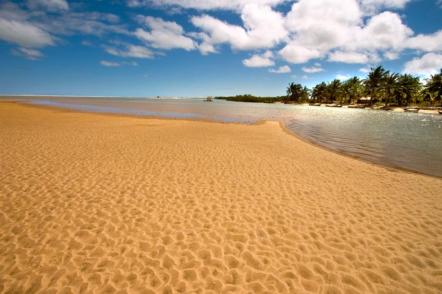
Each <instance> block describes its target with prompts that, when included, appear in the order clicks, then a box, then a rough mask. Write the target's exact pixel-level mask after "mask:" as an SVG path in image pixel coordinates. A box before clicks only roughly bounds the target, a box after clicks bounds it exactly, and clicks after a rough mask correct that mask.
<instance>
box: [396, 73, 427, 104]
mask: <svg viewBox="0 0 442 294" xmlns="http://www.w3.org/2000/svg"><path fill="white" fill-rule="evenodd" d="M396 83H397V87H396V91H395V94H394V96H395V99H396V103H397V104H398V105H401V106H406V105H409V104H410V103H415V104H417V103H418V102H419V100H420V99H421V93H422V84H421V82H420V80H419V78H418V77H413V76H412V75H409V74H404V75H400V76H399V77H398V79H397V81H396Z"/></svg>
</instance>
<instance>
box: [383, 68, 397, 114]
mask: <svg viewBox="0 0 442 294" xmlns="http://www.w3.org/2000/svg"><path fill="white" fill-rule="evenodd" d="M398 79H399V75H398V74H397V73H390V72H387V73H386V74H385V76H384V79H383V81H382V83H381V88H382V89H383V91H382V100H383V101H384V103H385V106H387V105H388V104H389V103H390V102H391V100H392V98H393V97H395V93H397V91H398V83H397V82H398Z"/></svg>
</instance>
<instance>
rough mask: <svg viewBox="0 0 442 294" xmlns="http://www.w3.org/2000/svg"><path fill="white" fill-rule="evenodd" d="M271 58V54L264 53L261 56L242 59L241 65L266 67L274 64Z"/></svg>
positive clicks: (256, 55)
mask: <svg viewBox="0 0 442 294" xmlns="http://www.w3.org/2000/svg"><path fill="white" fill-rule="evenodd" d="M272 58H273V53H272V52H271V51H266V52H264V53H263V54H261V55H258V54H255V55H253V56H252V57H250V58H248V59H244V60H243V62H242V63H243V64H244V65H245V66H247V67H268V66H273V65H274V64H275V62H274V61H273V60H272Z"/></svg>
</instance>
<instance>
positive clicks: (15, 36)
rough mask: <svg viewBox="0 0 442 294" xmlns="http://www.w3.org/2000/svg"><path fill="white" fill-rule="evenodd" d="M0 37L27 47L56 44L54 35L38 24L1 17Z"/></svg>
mask: <svg viewBox="0 0 442 294" xmlns="http://www.w3.org/2000/svg"><path fill="white" fill-rule="evenodd" d="M0 39H1V40H4V41H6V42H10V43H15V44H18V45H20V46H22V47H25V48H39V47H45V46H49V45H53V44H54V39H53V37H52V36H51V35H50V34H49V33H48V32H46V31H44V30H43V29H41V28H40V27H38V26H37V25H35V24H32V23H30V22H27V21H18V20H8V19H4V18H1V17H0Z"/></svg>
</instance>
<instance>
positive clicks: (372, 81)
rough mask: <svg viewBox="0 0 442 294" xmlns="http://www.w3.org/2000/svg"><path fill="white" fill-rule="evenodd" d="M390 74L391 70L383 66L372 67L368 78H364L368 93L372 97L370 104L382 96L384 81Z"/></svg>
mask: <svg viewBox="0 0 442 294" xmlns="http://www.w3.org/2000/svg"><path fill="white" fill-rule="evenodd" d="M388 74H389V71H388V70H385V69H384V68H383V67H382V66H378V67H376V68H371V71H370V72H369V73H368V76H367V78H366V79H365V80H364V86H365V91H366V94H367V95H369V96H370V97H371V101H370V104H372V103H373V101H378V100H379V99H381V98H382V96H383V90H384V81H385V78H386V77H387V75H388Z"/></svg>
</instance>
